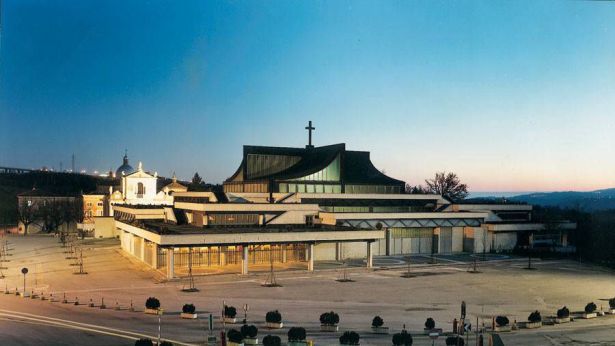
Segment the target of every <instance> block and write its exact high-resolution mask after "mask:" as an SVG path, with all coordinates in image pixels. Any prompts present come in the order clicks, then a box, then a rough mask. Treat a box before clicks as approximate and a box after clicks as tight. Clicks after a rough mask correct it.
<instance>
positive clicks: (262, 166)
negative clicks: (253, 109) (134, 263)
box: [111, 143, 575, 278]
mask: <svg viewBox="0 0 615 346" xmlns="http://www.w3.org/2000/svg"><path fill="white" fill-rule="evenodd" d="M404 186H405V184H404V182H403V181H400V180H396V179H393V178H390V177H388V176H386V175H384V174H383V173H382V172H380V171H379V170H378V169H376V168H375V167H374V166H373V164H372V163H371V161H370V159H369V153H367V152H356V151H347V150H346V148H345V145H344V144H336V145H330V146H326V147H313V146H312V145H311V143H310V145H308V146H306V148H276V147H257V146H246V147H244V153H243V158H242V162H241V164H240V167H239V169H237V171H236V172H235V173H234V174H233V175H232V176H231V178H229V179H227V180H226V181H225V183H224V190H223V191H219V192H188V191H176V192H174V193H173V201H172V203H170V204H164V205H146V204H134V203H125V204H120V203H118V204H115V205H114V217H115V230H113V232H111V233H112V234H115V235H116V236H118V237H119V238H120V239H121V244H122V248H123V249H124V251H126V252H127V253H129V254H131V255H132V256H134V257H136V258H138V259H139V260H141V261H143V262H144V263H147V264H148V265H150V266H152V267H153V268H156V269H159V270H161V271H163V272H164V273H166V275H167V276H168V277H169V278H172V277H175V276H176V275H177V273H178V272H179V271H183V272H185V269H186V268H187V267H189V268H190V271H192V270H193V269H195V268H197V269H198V268H199V267H204V268H214V267H215V268H219V269H221V270H225V269H227V268H229V269H230V268H237V266H238V267H239V271H240V272H241V273H247V272H248V271H249V264H250V265H252V264H267V263H273V262H276V263H278V262H280V263H287V262H298V263H304V264H305V267H306V268H307V269H308V270H313V269H314V261H318V260H335V261H344V260H347V259H356V258H362V259H364V263H365V265H366V266H367V267H371V266H372V263H373V256H397V255H408V254H417V255H421V254H423V255H431V254H450V253H458V252H469V253H482V252H489V251H505V250H511V249H513V248H514V247H515V246H518V245H519V244H520V242H521V243H523V242H524V239H527V240H528V241H529V242H531V241H533V239H534V234H535V233H544V232H541V231H544V230H545V229H546V228H549V227H548V226H546V225H544V224H540V223H535V222H533V221H532V217H531V212H532V207H531V206H529V205H521V204H495V205H493V204H492V205H489V204H463V203H451V201H448V200H447V199H445V198H443V197H442V196H440V195H431V194H406V193H404ZM574 228H575V225H574V224H573V223H567V222H561V223H558V225H557V232H555V233H557V234H555V236H554V237H552V238H553V246H566V245H567V233H568V232H569V231H570V230H572V229H574ZM233 266H235V267H233Z"/></svg>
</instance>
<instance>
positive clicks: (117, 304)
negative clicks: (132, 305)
mask: <svg viewBox="0 0 615 346" xmlns="http://www.w3.org/2000/svg"><path fill="white" fill-rule="evenodd" d="M119 309H120V303H118V302H117V300H116V301H115V310H119Z"/></svg>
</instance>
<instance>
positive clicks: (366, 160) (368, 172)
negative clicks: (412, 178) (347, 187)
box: [342, 151, 406, 186]
mask: <svg viewBox="0 0 615 346" xmlns="http://www.w3.org/2000/svg"><path fill="white" fill-rule="evenodd" d="M343 165H344V170H343V174H342V177H343V180H344V182H345V183H347V184H355V183H356V184H365V183H369V184H379V185H380V184H384V185H402V186H405V184H406V183H405V182H403V181H401V180H397V179H393V178H391V177H389V176H387V175H385V174H384V173H382V172H381V171H379V170H378V169H377V168H376V167H374V164H373V163H372V160H371V159H370V157H369V152H367V151H347V152H346V153H345V155H344V163H343Z"/></svg>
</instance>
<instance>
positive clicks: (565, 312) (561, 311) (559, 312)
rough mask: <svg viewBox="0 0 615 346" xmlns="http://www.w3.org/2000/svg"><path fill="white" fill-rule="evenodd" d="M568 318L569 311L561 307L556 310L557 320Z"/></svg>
mask: <svg viewBox="0 0 615 346" xmlns="http://www.w3.org/2000/svg"><path fill="white" fill-rule="evenodd" d="M566 317H570V310H568V308H567V307H565V306H564V307H563V308H561V309H558V310H557V318H566Z"/></svg>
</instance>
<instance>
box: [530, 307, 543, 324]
mask: <svg viewBox="0 0 615 346" xmlns="http://www.w3.org/2000/svg"><path fill="white" fill-rule="evenodd" d="M527 320H528V321H530V322H532V323H536V322H541V321H542V316H540V312H539V311H538V310H536V311H534V312H532V313H531V314H530V315H529V316H528V317H527Z"/></svg>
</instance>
